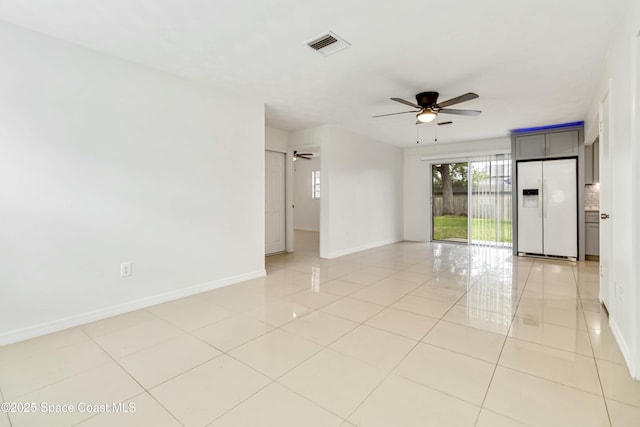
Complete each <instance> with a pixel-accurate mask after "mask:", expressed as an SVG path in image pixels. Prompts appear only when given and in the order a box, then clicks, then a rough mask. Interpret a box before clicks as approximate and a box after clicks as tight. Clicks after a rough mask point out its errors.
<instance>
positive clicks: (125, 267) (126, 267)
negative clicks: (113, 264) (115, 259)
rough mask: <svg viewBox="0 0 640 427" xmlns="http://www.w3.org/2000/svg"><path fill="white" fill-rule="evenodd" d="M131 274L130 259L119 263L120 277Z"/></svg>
mask: <svg viewBox="0 0 640 427" xmlns="http://www.w3.org/2000/svg"><path fill="white" fill-rule="evenodd" d="M127 276H131V261H126V262H121V263H120V277H127Z"/></svg>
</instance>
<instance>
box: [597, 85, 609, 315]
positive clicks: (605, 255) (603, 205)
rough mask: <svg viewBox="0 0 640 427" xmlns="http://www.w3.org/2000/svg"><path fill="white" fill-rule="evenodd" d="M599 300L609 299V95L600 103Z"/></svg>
mask: <svg viewBox="0 0 640 427" xmlns="http://www.w3.org/2000/svg"><path fill="white" fill-rule="evenodd" d="M599 142H600V144H599V145H600V153H599V154H600V215H601V218H603V217H605V218H606V219H600V301H602V303H603V304H604V305H605V306H606V307H607V308H608V307H609V302H610V301H611V298H610V296H611V288H610V284H611V283H612V282H611V269H610V265H611V259H612V254H611V251H612V246H611V219H609V218H608V216H609V215H610V214H611V189H612V188H611V157H610V153H609V145H610V141H609V95H607V96H606V97H605V99H604V100H603V101H602V104H600V137H599Z"/></svg>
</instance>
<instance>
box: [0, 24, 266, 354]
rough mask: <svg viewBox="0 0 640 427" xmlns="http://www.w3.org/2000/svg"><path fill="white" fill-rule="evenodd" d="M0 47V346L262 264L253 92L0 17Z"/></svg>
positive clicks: (235, 277) (260, 110) (259, 122)
mask: <svg viewBox="0 0 640 427" xmlns="http://www.w3.org/2000/svg"><path fill="white" fill-rule="evenodd" d="M0 57H1V58H2V66H1V67H0V263H1V266H0V289H1V291H0V293H1V297H0V345H3V344H7V343H9V342H13V341H16V340H20V339H25V338H28V337H30V336H35V335H38V334H43V333H48V332H51V331H54V330H58V329H62V328H65V327H68V326H73V325H75V324H79V323H83V322H86V321H90V320H95V319H98V318H102V317H105V316H108V315H112V314H116V313H119V312H123V311H127V310H130V309H134V308H137V307H142V306H146V305H150V304H153V303H155V302H160V301H164V300H168V299H172V298H176V297H178V296H182V295H187V294H191V293H195V292H198V291H201V290H204V289H207V288H212V287H217V286H221V285H225V284H229V283H233V282H236V281H240V280H243V279H247V278H251V277H257V276H259V275H263V274H264V148H265V142H264V133H265V126H264V106H263V105H262V104H257V103H254V102H252V101H251V100H249V99H243V98H240V97H237V96H234V95H231V94H228V93H225V92H221V91H217V90H214V89H211V88H208V87H206V86H202V85H196V84H193V83H190V82H188V81H186V80H183V79H180V78H177V77H173V76H171V75H168V74H164V73H160V72H156V71H152V70H150V69H148V68H144V67H141V66H138V65H134V64H131V63H128V62H124V61H121V60H118V59H115V58H111V57H108V56H104V55H100V54H97V53H94V52H92V51H89V50H86V49H84V48H82V47H78V46H75V45H71V44H68V43H65V42H61V41H57V40H55V39H52V38H48V37H45V36H42V35H39V34H37V33H33V32H29V31H26V30H22V29H18V28H15V27H11V26H8V25H4V24H0ZM122 261H131V262H132V263H133V275H132V276H131V277H127V278H120V276H119V265H120V262H122Z"/></svg>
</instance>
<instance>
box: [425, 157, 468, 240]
mask: <svg viewBox="0 0 640 427" xmlns="http://www.w3.org/2000/svg"><path fill="white" fill-rule="evenodd" d="M468 174H469V164H468V163H466V162H462V163H439V164H434V165H431V177H432V204H431V206H432V215H431V219H432V227H431V230H432V233H433V234H432V239H433V240H445V241H449V242H457V243H468V241H469V222H468V221H467V216H468V206H469V203H468V201H469V183H468V180H467V176H468Z"/></svg>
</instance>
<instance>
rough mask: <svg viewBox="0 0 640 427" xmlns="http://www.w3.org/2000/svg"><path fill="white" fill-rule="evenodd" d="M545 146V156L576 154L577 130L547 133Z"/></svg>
mask: <svg viewBox="0 0 640 427" xmlns="http://www.w3.org/2000/svg"><path fill="white" fill-rule="evenodd" d="M546 146H547V147H546V157H568V156H577V155H578V131H577V130H572V131H567V132H556V133H548V134H547V135H546Z"/></svg>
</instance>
